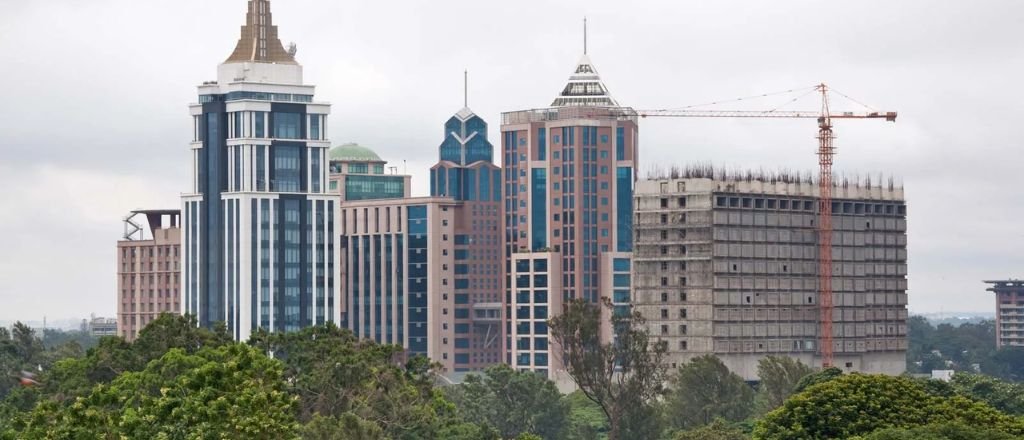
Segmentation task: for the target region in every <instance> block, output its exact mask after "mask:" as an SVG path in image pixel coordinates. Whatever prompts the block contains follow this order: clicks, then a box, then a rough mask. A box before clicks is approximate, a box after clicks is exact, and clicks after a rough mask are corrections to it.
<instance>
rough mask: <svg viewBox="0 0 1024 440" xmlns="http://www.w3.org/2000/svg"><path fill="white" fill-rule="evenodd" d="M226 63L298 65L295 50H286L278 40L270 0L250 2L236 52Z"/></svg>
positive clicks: (251, 0)
mask: <svg viewBox="0 0 1024 440" xmlns="http://www.w3.org/2000/svg"><path fill="white" fill-rule="evenodd" d="M224 62H225V63H241V62H256V63H278V64H297V63H296V62H295V56H294V51H293V50H285V48H284V45H283V44H281V40H279V39H278V38H277V26H274V24H273V20H272V15H271V13H270V0H249V12H247V13H246V14H245V25H244V26H242V35H241V38H239V39H238V44H237V45H236V46H235V51H234V52H232V53H231V56H230V57H228V59H227V60H226V61H224Z"/></svg>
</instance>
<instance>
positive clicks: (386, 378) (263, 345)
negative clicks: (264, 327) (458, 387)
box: [249, 324, 457, 440]
mask: <svg viewBox="0 0 1024 440" xmlns="http://www.w3.org/2000/svg"><path fill="white" fill-rule="evenodd" d="M249 343H250V344H251V345H252V346H253V347H256V348H257V349H258V350H260V351H264V352H268V353H273V355H274V356H275V357H276V358H278V359H280V360H281V361H282V362H283V363H284V365H285V370H284V375H285V378H286V380H287V382H288V384H289V391H290V392H291V393H293V394H294V395H296V396H298V399H299V420H300V422H308V421H310V420H311V419H312V418H313V416H314V415H315V414H319V415H321V416H323V417H334V418H339V419H340V418H341V417H342V416H344V415H345V414H347V413H351V414H353V415H355V416H357V417H359V418H360V419H363V420H367V421H369V422H372V423H375V424H377V425H378V426H379V427H380V428H381V429H382V430H383V432H384V434H385V437H387V438H389V439H396V440H401V439H416V438H432V437H436V436H437V432H438V430H439V429H441V428H442V427H444V426H446V425H448V424H451V423H455V422H457V421H456V420H455V416H454V413H455V407H454V405H452V403H451V402H449V401H447V400H446V399H444V397H443V396H442V395H441V393H440V391H438V390H436V389H434V387H433V379H434V377H435V373H434V367H435V366H434V365H433V364H431V363H430V362H429V361H427V360H426V359H425V358H422V357H413V358H412V359H410V360H409V361H408V362H407V363H406V364H405V366H404V367H403V366H400V365H399V364H398V360H399V358H400V356H401V354H402V351H403V350H402V348H401V347H398V346H394V345H382V344H377V343H375V342H373V341H371V340H360V339H359V338H357V337H355V335H353V334H352V332H349V331H348V330H344V329H340V328H338V327H337V326H335V325H333V324H327V325H322V326H315V327H308V328H305V329H302V330H299V331H295V332H288V333H274V334H270V333H266V332H262V331H261V332H256V333H255V334H254V335H253V337H252V338H251V339H250V341H249Z"/></svg>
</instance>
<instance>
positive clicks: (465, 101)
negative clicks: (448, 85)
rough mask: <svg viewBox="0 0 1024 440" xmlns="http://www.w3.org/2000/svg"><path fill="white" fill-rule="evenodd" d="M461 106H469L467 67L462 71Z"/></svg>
mask: <svg viewBox="0 0 1024 440" xmlns="http://www.w3.org/2000/svg"><path fill="white" fill-rule="evenodd" d="M462 106H463V107H465V108H469V69H466V70H463V71H462Z"/></svg>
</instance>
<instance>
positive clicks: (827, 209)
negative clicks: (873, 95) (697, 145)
mask: <svg viewBox="0 0 1024 440" xmlns="http://www.w3.org/2000/svg"><path fill="white" fill-rule="evenodd" d="M806 90H808V92H807V94H809V93H812V92H818V93H819V94H820V95H821V108H820V109H819V110H817V111H793V110H779V109H778V108H776V109H772V110H763V111H758V110H697V109H692V108H691V107H696V106H691V107H687V108H683V109H679V110H637V114H638V115H639V116H640V117H643V118H647V117H684V118H803V119H817V120H818V136H817V139H818V152H817V155H818V166H819V173H820V175H819V178H818V189H819V198H818V207H819V209H818V212H819V215H820V219H819V221H818V282H819V286H818V289H819V290H818V292H819V297H820V298H821V300H820V312H821V329H820V332H821V341H820V345H821V363H822V366H823V367H831V366H832V364H833V345H832V311H833V304H832V163H833V159H834V156H835V154H836V149H835V146H834V145H833V143H832V141H833V140H834V139H835V136H834V135H833V134H832V120H833V119H884V120H886V121H890V122H896V112H882V111H876V110H871V111H867V112H838V113H832V111H831V109H830V108H829V92H833V93H839V92H836V91H835V90H831V89H829V87H828V86H827V85H825V84H824V83H822V84H818V85H816V86H814V87H811V88H808V89H806ZM787 92H793V90H787V91H786V92H780V93H787ZM839 94H840V95H842V94H841V93H839ZM761 96H768V95H767V94H766V95H761ZM802 96H806V94H805V95H801V97H802ZM842 96H843V97H845V98H847V99H849V100H851V101H853V102H857V101H856V100H854V99H852V98H850V97H848V96H846V95H842ZM799 98H800V97H797V98H794V99H793V100H792V101H790V102H793V101H796V100H797V99H799ZM744 99H747V98H740V99H737V100H734V101H742V100H744ZM857 103H858V104H860V103H859V102H857ZM712 104H717V103H712ZM861 105H862V106H864V107H867V106H866V105H863V104H861ZM867 108H870V107H867Z"/></svg>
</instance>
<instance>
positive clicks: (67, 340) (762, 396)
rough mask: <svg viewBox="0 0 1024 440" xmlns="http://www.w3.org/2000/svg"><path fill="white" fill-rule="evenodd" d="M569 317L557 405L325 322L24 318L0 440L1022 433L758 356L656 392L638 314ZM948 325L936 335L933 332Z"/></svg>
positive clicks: (864, 382)
mask: <svg viewBox="0 0 1024 440" xmlns="http://www.w3.org/2000/svg"><path fill="white" fill-rule="evenodd" d="M564 316H566V318H564V319H563V320H561V321H559V320H554V321H553V322H552V324H553V325H552V328H553V329H554V330H555V331H557V332H561V333H560V334H561V335H562V337H563V338H565V339H564V340H565V341H567V342H568V343H569V344H568V346H570V347H577V350H581V351H577V352H578V353H581V354H582V355H581V356H578V357H577V358H576V359H575V361H576V362H577V363H576V364H575V365H577V366H581V365H583V366H588V367H589V369H577V370H576V373H577V374H578V375H580V376H579V377H576V378H577V379H578V380H582V381H583V383H587V384H589V388H584V389H583V390H581V391H577V392H575V393H571V394H569V395H566V396H563V395H561V394H560V393H559V392H558V391H557V390H556V388H555V386H554V384H553V383H552V382H550V381H549V380H547V379H546V378H544V377H543V376H538V375H535V374H533V373H528V372H519V371H515V370H513V369H511V368H509V367H506V366H497V367H492V368H490V369H488V370H486V371H484V372H481V373H480V374H476V375H470V376H468V378H467V379H466V381H465V383H463V384H460V385H442V381H440V380H439V377H438V375H439V374H440V372H439V371H437V370H436V368H437V365H434V364H432V363H430V362H429V361H428V360H427V359H425V358H422V357H413V358H407V356H406V354H405V353H404V351H403V350H402V348H401V347H397V346H391V345H381V344H377V343H374V342H372V341H368V340H360V339H358V338H356V337H355V336H354V335H353V334H352V333H350V332H349V331H347V330H343V329H339V328H337V327H335V326H332V325H325V326H318V327H312V328H307V329H304V330H301V331H297V332H290V333H273V334H271V333H265V332H257V333H256V334H255V335H254V336H253V338H252V339H251V340H250V341H249V343H248V344H239V343H236V342H233V341H232V340H231V338H230V335H228V334H227V332H226V331H224V328H223V326H218V327H216V328H215V329H214V330H206V329H201V328H198V327H197V325H196V321H195V320H194V319H192V318H188V317H182V316H177V315H165V316H162V317H160V318H159V319H157V320H156V321H154V322H153V323H152V324H151V325H150V326H149V327H147V328H146V329H144V330H143V331H142V332H141V333H140V336H139V338H138V340H137V341H135V342H134V343H128V342H125V341H124V340H122V339H120V338H113V337H108V338H102V339H100V340H99V341H97V342H96V344H95V345H94V346H92V347H91V348H89V349H88V350H87V351H83V349H82V345H81V344H82V341H85V343H86V344H90V342H89V341H88V339H85V338H84V336H83V335H82V334H75V335H65V336H60V337H56V336H54V333H52V332H48V333H47V335H48V336H47V342H46V343H43V341H42V338H41V337H40V336H41V335H39V334H37V333H36V332H33V331H32V329H31V328H29V327H27V326H24V325H21V324H18V325H15V326H14V327H13V328H12V329H10V330H8V329H3V328H0V369H2V370H0V371H2V372H3V378H2V380H0V439H2V440H8V439H42V438H47V439H50V438H55V439H79V438H81V439H85V438H88V439H123V438H153V439H165V438H166V439H177V438H181V439H193V438H195V439H207V438H210V439H213V438H256V439H260V438H273V439H275V440H276V439H282V440H289V439H310V440H319V439H334V438H344V439H355V440H361V439H362V440H383V439H387V440H392V439H397V440H405V439H422V438H438V439H442V438H443V439H451V440H513V439H523V440H527V439H529V440H534V439H537V438H543V439H545V440H548V439H555V440H605V439H607V438H609V437H613V438H615V436H617V438H620V439H631V440H632V439H638V440H644V439H660V440H669V439H672V440H740V439H746V438H748V436H749V435H750V434H749V433H750V432H751V431H752V430H754V431H755V432H754V438H759V439H783V438H785V439H788V438H809V439H815V438H855V439H858V440H903V439H924V440H980V439H995V440H1001V439H1004V438H1019V437H1020V436H1021V435H1022V434H1024V419H1022V418H1020V417H1018V416H1019V415H1021V414H1024V386H1022V385H1020V384H1018V383H1014V382H1010V381H1007V380H1003V379H999V378H996V377H991V376H987V375H982V374H968V373H963V372H958V373H957V374H956V375H954V377H953V380H952V381H951V382H949V383H947V382H941V381H936V380H929V379H920V378H910V377H886V376H875V375H860V374H851V375H844V374H843V373H842V371H841V370H839V369H835V368H831V369H826V370H823V371H817V372H810V371H811V370H810V369H809V368H808V367H806V366H804V365H802V364H800V363H799V362H796V361H793V360H791V359H788V358H775V357H768V358H765V359H763V360H762V361H761V362H760V363H759V368H758V375H759V376H760V379H761V381H760V384H758V385H757V386H756V387H752V386H751V385H749V384H747V383H746V382H744V381H743V380H742V379H741V378H740V377H739V376H737V375H735V374H733V373H731V372H730V371H729V370H728V369H727V368H725V365H724V364H722V362H720V361H719V360H718V359H717V358H715V357H713V356H705V357H700V358H696V359H694V360H693V361H691V362H689V363H687V364H684V365H683V366H682V367H680V368H679V369H678V370H676V371H674V372H673V374H672V375H671V380H670V381H669V383H670V385H671V387H670V388H669V389H667V390H663V389H662V382H661V381H660V380H659V381H657V382H654V381H652V380H651V378H652V377H658V376H659V375H661V377H664V370H663V368H664V366H663V363H661V359H662V358H661V356H662V355H663V351H662V350H663V349H664V347H663V345H661V344H659V343H658V341H656V340H655V339H653V338H652V337H651V336H650V335H649V334H647V333H646V332H645V331H643V327H642V326H640V325H638V323H640V322H641V321H640V320H639V319H638V317H636V316H634V315H619V316H616V318H615V325H616V326H617V327H616V328H617V329H618V330H619V331H618V337H619V338H618V340H617V344H609V343H608V341H605V340H603V339H602V337H601V335H600V327H599V324H600V320H602V319H606V318H607V315H603V316H602V311H601V308H600V307H599V306H595V305H590V304H585V303H577V304H571V305H570V306H569V309H568V311H567V312H566V314H565V315H564ZM555 324H557V325H555ZM984 325H985V323H981V324H975V327H973V328H972V327H968V328H966V329H964V332H965V335H966V336H965V335H961V338H960V339H961V342H960V343H969V341H972V340H973V339H972V338H973V337H972V336H971V335H974V336H978V335H983V334H984V331H983V330H984V328H985V327H984ZM952 328H953V327H949V328H945V327H941V326H940V328H932V329H931V333H932V337H937V336H935V335H936V334H946V333H943V332H951V331H955V330H951V329H952ZM918 330H920V331H921V332H925V333H926V332H927V331H928V330H927V329H924V328H918ZM950 334H951V333H950ZM58 336H59V335H58ZM573 344H575V345H573ZM943 344H945V343H943ZM947 345H948V344H947ZM949 346H950V347H953V345H949ZM935 350H939V351H941V350H955V349H948V348H942V349H935ZM928 353H931V352H930V351H928ZM960 353H961V356H960V357H962V359H960V358H958V357H957V356H954V355H952V354H950V355H947V354H946V353H945V352H943V354H942V356H941V358H942V362H943V363H944V364H945V363H949V362H953V364H954V365H958V363H959V362H966V361H969V360H970V359H973V357H972V356H975V354H972V352H971V350H967V351H966V352H964V351H962V350H961V352H960ZM932 355H934V356H937V357H938V355H937V354H934V353H932ZM978 356H981V355H978ZM1017 356H1018V352H1017V351H1013V350H999V351H993V352H992V353H990V355H989V356H988V357H987V358H986V359H989V360H987V361H985V360H983V362H988V363H987V364H986V363H983V364H981V367H980V369H981V370H982V371H986V370H989V371H1003V372H1008V373H1007V374H1006V375H1004V376H1002V377H1007V376H1011V377H1012V375H1013V374H1016V373H1013V372H1014V371H1017V370H1016V369H1017V367H1016V365H1018V363H1019V362H1021V360H1018V359H1017ZM954 358H956V359H955V360H954ZM982 358H985V357H984V356H982ZM993 360H995V362H994V363H993ZM569 361H570V362H569V365H570V366H571V365H573V363H572V362H573V359H572V358H571V357H570V359H569ZM986 365H987V366H986ZM993 365H994V366H993ZM809 372H810V374H808V373H809ZM754 389H756V390H757V391H756V398H755V391H754ZM791 394H792V395H791ZM595 397H597V398H595ZM661 397H664V399H662V398H661ZM602 404H603V405H602ZM780 404H781V406H779V407H778V408H777V409H775V410H774V411H771V412H769V413H768V414H767V415H765V416H764V417H763V418H761V419H760V420H758V419H757V418H755V417H754V415H755V414H759V413H760V412H756V413H755V412H753V411H752V408H753V407H754V405H757V408H758V409H759V410H761V411H763V410H766V409H770V408H771V407H773V406H778V405H780ZM612 414H614V415H617V416H616V417H610V415H612ZM708 422H710V424H708Z"/></svg>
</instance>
